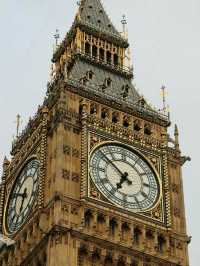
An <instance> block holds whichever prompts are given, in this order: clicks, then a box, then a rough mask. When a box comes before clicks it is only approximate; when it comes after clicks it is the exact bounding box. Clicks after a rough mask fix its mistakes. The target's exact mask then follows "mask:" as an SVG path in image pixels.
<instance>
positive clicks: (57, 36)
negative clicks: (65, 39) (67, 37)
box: [54, 29, 60, 46]
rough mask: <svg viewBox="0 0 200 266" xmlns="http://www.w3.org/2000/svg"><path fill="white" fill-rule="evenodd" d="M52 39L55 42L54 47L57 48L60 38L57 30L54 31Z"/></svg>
mask: <svg viewBox="0 0 200 266" xmlns="http://www.w3.org/2000/svg"><path fill="white" fill-rule="evenodd" d="M54 38H55V40H56V46H58V40H59V38H60V34H59V30H58V29H56V33H55V34H54Z"/></svg>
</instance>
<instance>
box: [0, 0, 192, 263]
mask: <svg viewBox="0 0 200 266" xmlns="http://www.w3.org/2000/svg"><path fill="white" fill-rule="evenodd" d="M88 1H89V2H88ZM97 11H98V12H97ZM86 14H89V17H90V18H88V16H86ZM97 14H99V18H98V16H97ZM102 16H103V19H102ZM91 18H92V19H91ZM88 19H90V21H89V23H88V21H87V20H88ZM91 23H92V24H91ZM95 23H96V24H97V25H96V24H95ZM99 25H101V27H100V26H99ZM128 45H129V44H128V42H127V40H125V39H124V38H123V37H121V35H120V34H119V33H118V32H117V31H116V30H115V28H114V26H113V25H112V23H111V21H110V19H109V18H108V16H107V14H106V12H105V10H104V8H103V6H102V5H101V3H100V1H99V0H82V1H80V6H79V11H78V13H77V15H76V18H75V21H74V24H73V26H72V28H71V29H70V31H69V34H67V36H66V38H65V39H64V41H63V42H62V43H61V44H60V45H58V47H57V49H56V51H55V53H54V55H53V59H52V61H53V72H52V79H51V81H50V82H49V83H48V85H47V95H46V98H45V100H44V102H43V104H42V106H40V107H39V108H38V110H37V113H36V115H35V116H34V117H33V118H32V119H30V121H29V123H28V125H27V127H26V128H25V130H24V131H23V132H22V134H21V135H20V136H19V137H18V138H17V139H16V140H15V142H14V143H13V146H12V151H11V154H12V156H13V157H12V159H11V161H9V160H8V159H6V158H5V160H4V163H3V176H2V183H1V185H0V192H1V193H0V231H1V233H3V234H6V235H8V232H7V231H6V228H5V217H4V218H3V215H4V213H5V210H6V207H5V205H6V202H7V201H8V198H9V193H10V191H11V190H12V187H13V184H15V178H16V177H17V173H19V170H20V169H22V168H23V166H24V165H25V164H26V162H27V161H28V160H29V159H30V158H31V157H32V156H35V157H36V158H37V159H38V160H39V161H40V176H39V189H38V197H37V201H36V205H35V206H34V208H33V211H32V213H31V216H30V217H29V219H28V220H27V221H26V223H25V224H24V225H23V226H22V228H20V230H18V231H17V232H16V233H15V234H13V235H10V237H11V238H12V239H13V240H15V244H14V245H13V246H11V247H9V248H3V249H2V251H1V252H0V265H1V266H27V265H29V266H39V265H45V266H65V265H67V266H94V265H95V266H102V265H103V266H189V260H188V247H187V246H188V244H189V242H190V237H188V236H187V232H186V219H185V210H184V200H183V184H182V176H181V166H182V165H183V164H184V163H185V162H186V161H187V160H188V159H189V158H188V157H185V156H182V155H181V152H180V148H179V133H178V128H177V127H176V128H175V131H174V137H169V135H168V132H167V130H168V127H169V126H170V121H169V118H168V117H167V116H166V115H165V114H163V113H161V112H159V111H155V110H153V109H152V108H151V107H150V106H149V105H148V104H147V102H146V101H145V99H144V98H143V97H141V96H140V95H139V94H138V92H137V91H136V89H135V88H134V86H133V85H132V83H131V79H132V77H133V71H132V69H131V68H129V67H127V66H126V62H125V57H126V52H127V51H126V49H127V47H128ZM109 77H110V78H109ZM97 81H98V82H97ZM105 142H117V143H121V144H122V145H127V146H130V147H131V148H133V149H134V150H135V151H137V152H138V153H139V154H141V156H142V157H144V158H146V160H147V161H148V162H149V164H150V165H151V166H152V168H153V169H154V171H155V172H156V173H157V174H158V176H159V178H160V179H161V185H162V189H161V193H160V199H159V202H158V204H157V205H156V206H155V208H153V209H152V210H150V211H145V212H143V213H133V212H130V211H127V210H126V211H125V210H123V209H122V208H119V207H116V206H115V205H113V204H111V203H110V202H108V200H107V199H106V198H105V197H103V196H102V195H101V193H99V192H98V191H97V190H96V188H95V186H93V184H92V182H91V180H90V179H89V175H88V160H89V155H90V152H91V151H92V150H93V149H94V148H95V147H97V146H98V145H101V144H102V143H105ZM55 254H56V255H57V256H55Z"/></svg>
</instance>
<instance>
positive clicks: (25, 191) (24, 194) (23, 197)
mask: <svg viewBox="0 0 200 266" xmlns="http://www.w3.org/2000/svg"><path fill="white" fill-rule="evenodd" d="M27 196H28V195H27V188H25V189H24V193H23V196H22V203H21V206H20V209H19V211H20V212H21V211H22V209H23V205H24V200H25V198H27Z"/></svg>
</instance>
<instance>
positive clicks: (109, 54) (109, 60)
mask: <svg viewBox="0 0 200 266" xmlns="http://www.w3.org/2000/svg"><path fill="white" fill-rule="evenodd" d="M106 61H107V63H108V64H109V65H111V64H112V55H111V52H109V51H107V53H106Z"/></svg>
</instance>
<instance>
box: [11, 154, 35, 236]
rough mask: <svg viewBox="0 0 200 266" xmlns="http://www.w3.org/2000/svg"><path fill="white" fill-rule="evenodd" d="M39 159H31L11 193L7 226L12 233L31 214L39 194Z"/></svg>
mask: <svg viewBox="0 0 200 266" xmlns="http://www.w3.org/2000/svg"><path fill="white" fill-rule="evenodd" d="M38 176H39V161H37V160H35V159H34V160H32V161H30V162H29V163H28V164H27V165H26V166H25V167H24V168H23V170H22V171H21V173H20V175H19V176H18V178H17V179H16V182H15V184H14V187H13V189H12V191H11V193H10V197H9V200H8V205H7V206H8V207H7V213H6V226H7V230H8V232H9V233H10V234H12V233H15V232H16V231H17V230H19V228H20V227H21V226H22V225H23V224H24V222H25V221H26V219H27V217H28V216H29V215H30V213H31V210H32V207H33V203H34V201H35V198H36V196H37V190H38Z"/></svg>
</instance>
